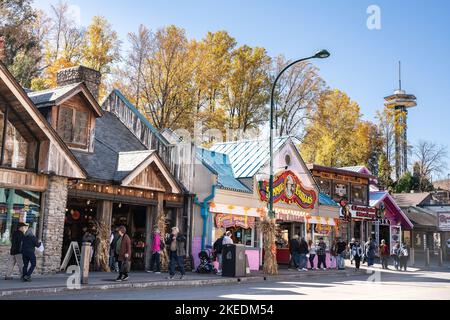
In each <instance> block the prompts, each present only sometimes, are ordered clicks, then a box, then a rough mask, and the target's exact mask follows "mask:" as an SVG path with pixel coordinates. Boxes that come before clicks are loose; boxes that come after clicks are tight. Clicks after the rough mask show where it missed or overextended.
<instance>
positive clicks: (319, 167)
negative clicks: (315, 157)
mask: <svg viewBox="0 0 450 320" xmlns="http://www.w3.org/2000/svg"><path fill="white" fill-rule="evenodd" d="M347 168H352V169H353V170H348V169H347ZM308 169H309V170H317V171H324V172H329V173H335V174H341V175H347V176H353V177H359V178H366V179H376V177H375V176H374V175H372V174H367V173H361V172H358V171H356V167H346V168H334V167H327V166H322V165H319V164H315V163H308Z"/></svg>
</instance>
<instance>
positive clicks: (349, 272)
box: [0, 260, 450, 299]
mask: <svg viewBox="0 0 450 320" xmlns="http://www.w3.org/2000/svg"><path fill="white" fill-rule="evenodd" d="M346 264H347V268H346V270H339V271H338V270H336V269H328V270H308V271H303V272H299V271H297V270H295V269H291V270H288V269H285V268H283V267H281V268H280V269H279V274H278V275H277V276H266V275H264V274H263V273H262V271H254V272H252V273H251V274H250V275H248V276H246V277H242V278H225V277H220V276H216V275H211V274H198V273H194V272H188V273H187V274H186V277H185V278H184V279H183V280H179V279H177V278H178V276H175V278H174V279H173V280H168V279H166V277H167V275H168V274H167V273H163V274H154V273H145V272H132V273H130V279H129V280H128V281H126V282H115V279H116V277H117V273H106V272H91V273H90V274H89V284H86V285H81V288H80V289H69V286H68V284H69V285H70V284H71V281H70V280H69V281H68V279H69V276H70V274H65V273H58V274H55V275H47V276H38V275H37V276H35V277H33V281H32V282H22V281H20V280H19V279H17V278H15V279H14V280H8V281H6V280H4V279H0V299H1V298H2V297H14V298H19V299H20V297H21V296H24V295H39V294H49V293H61V292H67V291H72V290H108V289H130V288H136V289H139V288H167V287H195V286H203V285H209V286H211V285H221V284H233V283H234V284H239V283H241V282H262V281H265V280H275V281H280V280H292V279H304V278H309V277H321V276H340V277H351V276H360V275H363V274H366V273H367V270H379V271H382V272H399V271H395V269H394V268H393V266H392V265H391V266H390V270H382V269H381V265H379V264H375V265H374V266H373V267H371V268H367V267H366V266H365V265H362V266H361V270H360V271H359V272H356V270H355V269H354V266H351V265H350V262H349V261H348V260H347V261H346ZM422 271H437V272H450V267H449V266H448V265H447V266H445V267H433V268H427V269H424V268H417V267H414V268H413V267H409V268H408V273H415V272H422Z"/></svg>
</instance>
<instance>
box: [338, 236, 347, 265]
mask: <svg viewBox="0 0 450 320" xmlns="http://www.w3.org/2000/svg"><path fill="white" fill-rule="evenodd" d="M336 254H337V265H338V270H345V255H346V254H347V243H346V242H345V241H344V240H342V239H341V238H339V240H338V242H337V248H336Z"/></svg>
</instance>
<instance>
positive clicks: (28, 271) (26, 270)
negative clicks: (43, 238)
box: [22, 225, 42, 281]
mask: <svg viewBox="0 0 450 320" xmlns="http://www.w3.org/2000/svg"><path fill="white" fill-rule="evenodd" d="M22 228H23V230H24V232H25V234H24V236H23V238H22V261H23V268H22V280H23V281H31V275H32V274H33V271H34V268H36V254H35V250H36V248H39V247H40V246H41V244H42V243H41V242H40V241H39V240H38V239H37V238H36V236H35V235H34V233H33V230H32V229H30V228H29V227H28V225H26V226H23V227H22ZM28 266H29V267H28Z"/></svg>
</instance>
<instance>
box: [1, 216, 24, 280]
mask: <svg viewBox="0 0 450 320" xmlns="http://www.w3.org/2000/svg"><path fill="white" fill-rule="evenodd" d="M24 227H28V225H27V224H26V223H23V222H19V225H18V226H17V229H16V230H15V231H14V232H13V234H12V236H11V249H10V250H9V254H10V257H9V259H8V265H7V269H6V275H5V280H12V279H13V278H12V273H13V270H14V267H15V266H16V265H17V268H18V269H19V275H20V278H21V279H22V272H23V258H22V240H23V236H24Z"/></svg>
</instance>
